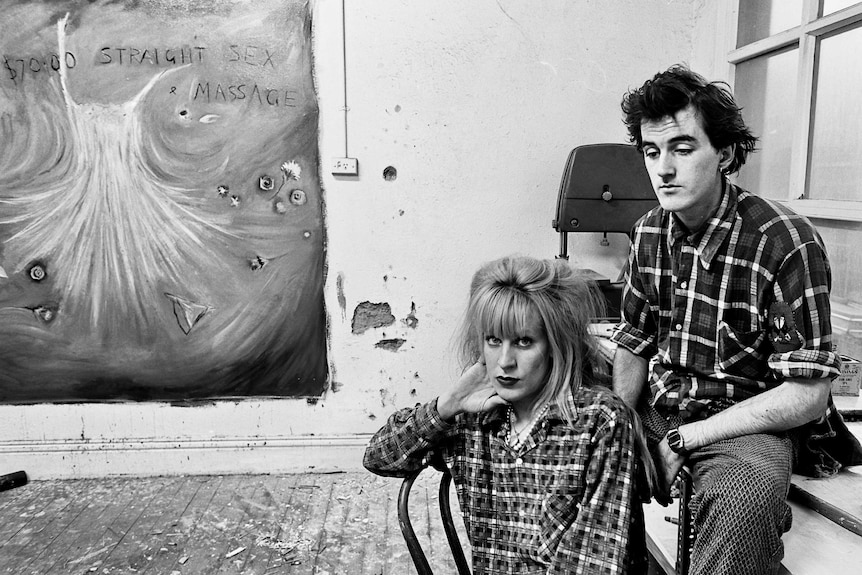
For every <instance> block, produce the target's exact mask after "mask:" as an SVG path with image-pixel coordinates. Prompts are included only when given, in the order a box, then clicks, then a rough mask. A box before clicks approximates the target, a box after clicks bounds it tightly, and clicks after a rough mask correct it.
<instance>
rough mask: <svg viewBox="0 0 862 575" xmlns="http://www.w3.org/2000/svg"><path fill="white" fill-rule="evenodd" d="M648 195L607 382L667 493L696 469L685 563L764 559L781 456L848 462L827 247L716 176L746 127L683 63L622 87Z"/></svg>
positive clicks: (784, 472)
mask: <svg viewBox="0 0 862 575" xmlns="http://www.w3.org/2000/svg"><path fill="white" fill-rule="evenodd" d="M622 109H623V113H624V115H625V122H626V125H627V128H628V131H629V136H630V139H631V141H632V142H633V143H634V144H636V145H637V147H638V149H639V150H641V151H642V152H643V156H644V163H645V165H646V168H647V172H648V173H649V176H650V179H651V181H652V184H653V188H654V189H655V193H656V196H657V197H658V200H659V204H660V205H659V207H657V208H655V209H653V210H651V211H650V212H649V213H647V214H646V215H645V216H644V217H643V218H642V219H641V220H640V221H639V222H638V223H637V224H636V225H635V228H634V237H633V246H632V251H631V254H630V257H629V266H628V274H627V279H626V287H625V290H624V295H623V306H622V307H623V321H622V323H621V324H620V325H619V326H617V328H616V330H615V332H614V334H613V337H612V339H613V341H615V342H616V343H617V344H618V347H617V351H616V356H615V358H614V391H616V392H617V393H618V394H619V395H620V396H621V397H622V398H623V399H624V400H625V401H626V402H628V403H629V404H630V405H632V406H637V408H638V411H639V413H640V414H641V417H642V419H643V422H644V426H645V428H646V430H647V435H648V437H649V438H650V440H651V448H652V450H653V456H654V459H655V463H656V467H657V471H658V475H659V480H660V481H659V482H660V483H661V482H662V481H663V486H662V489H660V490H659V491H658V492H657V493H654V495H655V496H656V499H657V500H659V501H661V502H666V501H667V498H668V491H669V486H670V484H671V483H672V482H673V480H674V478H675V477H676V475H677V473H678V472H679V470H680V469H681V467H682V466H683V465H684V464H685V465H687V466H688V467H689V468H690V470H691V472H692V476H693V480H694V495H693V497H692V502H691V508H692V512H693V517H694V528H695V533H696V540H695V545H694V548H693V551H692V566H691V572H692V573H693V574H709V575H716V574H723V573H728V574H731V573H732V574H733V575H740V574H745V573H751V574H753V575H763V574H766V573H777V572H778V568H779V566H780V562H781V559H782V557H783V545H782V543H781V535H782V534H783V533H784V532H785V531H787V530H788V529H789V528H790V522H791V513H790V507H789V506H788V505H787V503H786V501H785V499H786V496H787V493H788V490H789V486H790V476H791V472H792V471H793V470H794V469H796V470H799V471H801V472H806V473H808V474H810V475H815V476H825V475H830V474H833V473H835V472H837V470H838V469H839V468H840V466H841V465H842V464H844V465H851V464H857V463H862V448H860V445H859V442H858V441H856V440H855V439H854V438H853V437H852V435H850V434H849V432H848V431H847V428H846V426H845V425H844V424H843V421H842V420H841V418H840V415H839V414H838V413H837V411H836V410H835V409H834V407H833V405H832V400H831V395H830V388H831V379H832V378H834V377H835V376H837V375H838V374H839V371H840V367H841V366H840V359H839V356H838V355H837V354H836V353H835V352H834V351H833V349H832V329H831V324H830V306H829V289H830V283H831V276H830V268H829V262H828V260H827V256H826V251H825V248H824V245H823V242H822V240H821V239H820V236H819V235H818V233H817V231H816V230H815V229H814V227H813V226H812V225H811V224H810V223H809V222H808V221H807V220H806V219H805V218H803V217H801V216H799V215H797V214H795V213H794V212H792V211H791V210H790V209H788V208H786V207H783V206H781V205H780V204H778V203H774V202H770V201H768V200H765V199H763V198H760V197H758V196H756V195H753V194H751V193H749V192H748V191H745V190H743V189H741V188H739V187H737V186H735V185H734V184H732V183H731V182H729V181H728V179H727V176H728V175H730V174H733V173H735V172H736V171H737V170H739V168H740V167H741V166H742V165H743V164H744V163H745V159H746V157H747V155H748V154H749V153H750V152H752V151H753V150H754V146H755V143H756V141H757V139H756V138H755V137H754V136H753V135H752V133H751V132H750V131H749V129H748V128H747V127H746V126H745V123H744V122H743V119H742V116H741V113H740V109H739V107H737V105H736V103H735V101H734V98H733V96H732V94H731V93H730V90H729V88H728V87H727V86H726V85H725V84H723V83H718V82H707V81H706V80H705V79H704V78H702V77H701V76H699V75H697V74H695V73H693V72H691V71H690V70H688V69H687V68H685V67H682V66H674V67H672V68H670V69H669V70H667V71H665V72H660V73H658V74H656V76H654V77H653V78H652V79H650V80H648V81H647V82H646V83H644V85H643V86H641V87H640V88H638V89H636V90H632V91H630V92H629V93H627V94H626V95H625V96H624V98H623V102H622Z"/></svg>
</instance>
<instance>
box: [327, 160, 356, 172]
mask: <svg viewBox="0 0 862 575" xmlns="http://www.w3.org/2000/svg"><path fill="white" fill-rule="evenodd" d="M331 168H332V169H331V171H332V175H334V176H358V175H359V161H358V160H357V159H356V158H332V166H331Z"/></svg>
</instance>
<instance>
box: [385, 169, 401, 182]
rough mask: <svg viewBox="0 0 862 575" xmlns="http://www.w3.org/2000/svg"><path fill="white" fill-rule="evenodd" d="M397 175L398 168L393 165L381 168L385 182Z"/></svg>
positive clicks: (390, 180) (392, 179)
mask: <svg viewBox="0 0 862 575" xmlns="http://www.w3.org/2000/svg"><path fill="white" fill-rule="evenodd" d="M397 177H398V170H396V169H395V167H394V166H386V167H385V168H383V179H384V180H386V181H387V182H392V181H394V180H395V178H397Z"/></svg>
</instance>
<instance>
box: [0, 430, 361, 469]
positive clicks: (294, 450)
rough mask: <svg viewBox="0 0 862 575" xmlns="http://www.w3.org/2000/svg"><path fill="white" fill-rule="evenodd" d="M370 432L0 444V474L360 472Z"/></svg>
mask: <svg viewBox="0 0 862 575" xmlns="http://www.w3.org/2000/svg"><path fill="white" fill-rule="evenodd" d="M369 438H370V434H356V435H345V436H297V437H279V438H263V437H253V438H240V437H236V438H219V439H201V440H198V439H159V440H155V439H126V440H111V441H93V440H64V441H32V440H31V441H7V442H0V465H2V469H0V474H3V473H11V472H13V471H19V470H20V471H25V472H26V473H27V476H28V477H29V478H30V479H31V480H39V479H83V478H91V477H112V476H153V475H180V474H181V475H227V474H238V473H263V474H266V473H307V472H320V473H329V472H338V471H360V470H362V469H363V467H362V454H363V453H364V451H365V445H366V444H367V443H368V440H369Z"/></svg>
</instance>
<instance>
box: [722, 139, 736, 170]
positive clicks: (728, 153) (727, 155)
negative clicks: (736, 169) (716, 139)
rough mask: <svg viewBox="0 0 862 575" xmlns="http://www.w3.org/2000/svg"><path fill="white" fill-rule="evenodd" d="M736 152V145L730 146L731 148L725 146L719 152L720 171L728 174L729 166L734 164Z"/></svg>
mask: <svg viewBox="0 0 862 575" xmlns="http://www.w3.org/2000/svg"><path fill="white" fill-rule="evenodd" d="M735 152H736V144H730V145H729V146H725V147H723V148H721V149H720V150H719V151H718V154H719V160H718V169H719V170H721V171H722V172H725V173H726V172H727V168H728V166H730V164H731V163H732V162H733V156H734V154H735Z"/></svg>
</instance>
